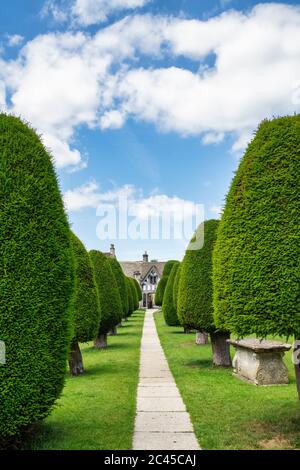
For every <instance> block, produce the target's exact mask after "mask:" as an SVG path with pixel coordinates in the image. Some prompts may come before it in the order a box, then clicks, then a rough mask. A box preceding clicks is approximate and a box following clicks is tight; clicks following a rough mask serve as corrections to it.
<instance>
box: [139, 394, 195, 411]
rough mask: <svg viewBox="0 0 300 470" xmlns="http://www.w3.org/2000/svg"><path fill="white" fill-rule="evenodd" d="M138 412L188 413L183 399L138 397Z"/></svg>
mask: <svg viewBox="0 0 300 470" xmlns="http://www.w3.org/2000/svg"><path fill="white" fill-rule="evenodd" d="M137 411H186V408H185V405H184V403H183V401H182V398H181V397H179V398H178V397H166V398H165V397H157V398H155V400H153V398H152V397H138V399H137Z"/></svg>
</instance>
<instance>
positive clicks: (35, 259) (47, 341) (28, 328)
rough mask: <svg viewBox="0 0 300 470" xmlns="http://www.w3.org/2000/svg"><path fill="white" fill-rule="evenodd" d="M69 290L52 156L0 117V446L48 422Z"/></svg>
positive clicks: (68, 252) (14, 122)
mask: <svg viewBox="0 0 300 470" xmlns="http://www.w3.org/2000/svg"><path fill="white" fill-rule="evenodd" d="M73 289H74V266H73V254H72V248H71V241H70V228H69V224H68V220H67V217H66V214H65V211H64V206H63V202H62V198H61V194H60V190H59V187H58V183H57V178H56V175H55V171H54V168H53V163H52V158H51V156H50V155H49V153H48V152H47V151H46V150H45V148H44V146H43V144H42V143H41V141H40V138H39V137H38V136H37V134H36V133H35V131H34V130H33V129H31V128H30V127H29V126H27V125H26V124H24V123H23V122H22V121H21V120H20V119H18V118H16V117H13V116H7V115H5V114H0V298H1V302H0V340H1V342H2V343H1V345H2V347H3V348H1V349H4V346H5V350H6V359H5V360H6V362H5V363H2V364H1V363H0V446H5V445H6V444H5V443H6V442H8V440H10V439H11V438H13V436H15V435H16V434H18V433H19V432H20V431H22V430H23V429H24V428H25V427H26V426H28V425H30V424H32V423H34V422H37V421H39V420H41V419H43V418H44V417H45V416H47V415H48V414H49V412H50V410H51V408H52V406H53V404H54V403H55V401H56V399H57V398H58V397H59V395H60V393H61V391H62V389H63V385H64V377H65V372H66V360H67V355H68V350H69V345H70V340H71V334H72V332H71V323H72V308H71V304H72V302H71V300H72V296H73ZM2 361H4V358H2Z"/></svg>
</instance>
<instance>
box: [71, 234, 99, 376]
mask: <svg viewBox="0 0 300 470" xmlns="http://www.w3.org/2000/svg"><path fill="white" fill-rule="evenodd" d="M71 240H72V247H73V253H74V261H75V277H76V290H75V298H74V319H73V322H74V336H73V339H72V341H71V347H70V354H69V367H70V373H71V374H72V375H80V374H82V373H83V372H84V368H83V360H82V354H81V351H80V347H79V343H84V342H87V341H92V340H94V339H95V338H96V336H97V333H98V327H99V321H100V313H101V312H100V304H99V297H98V291H97V287H96V284H95V278H94V270H93V266H92V262H91V259H90V256H89V254H88V252H87V251H86V249H85V247H84V245H83V243H82V242H81V241H80V240H79V238H78V237H77V236H76V235H75V234H74V233H72V232H71Z"/></svg>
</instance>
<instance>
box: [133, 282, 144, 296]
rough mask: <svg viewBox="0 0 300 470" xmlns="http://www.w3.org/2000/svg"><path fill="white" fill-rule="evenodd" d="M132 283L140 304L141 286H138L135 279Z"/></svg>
mask: <svg viewBox="0 0 300 470" xmlns="http://www.w3.org/2000/svg"><path fill="white" fill-rule="evenodd" d="M133 281H134V285H135V288H136V292H137V296H138V301H139V302H140V301H141V300H143V294H142V289H141V286H140V284H139V282H138V281H137V280H136V279H134V278H133Z"/></svg>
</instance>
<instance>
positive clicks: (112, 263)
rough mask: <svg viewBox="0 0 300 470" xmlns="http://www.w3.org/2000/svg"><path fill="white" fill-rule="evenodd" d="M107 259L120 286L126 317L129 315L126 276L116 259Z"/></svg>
mask: <svg viewBox="0 0 300 470" xmlns="http://www.w3.org/2000/svg"><path fill="white" fill-rule="evenodd" d="M107 259H108V262H109V263H110V267H111V269H112V272H113V274H114V276H115V279H116V282H117V285H118V289H119V294H120V298H121V303H122V309H123V317H124V316H126V315H127V312H128V295H127V290H126V283H125V275H124V273H123V270H122V268H121V265H120V263H119V262H118V260H117V259H116V258H113V257H108V258H107Z"/></svg>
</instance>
